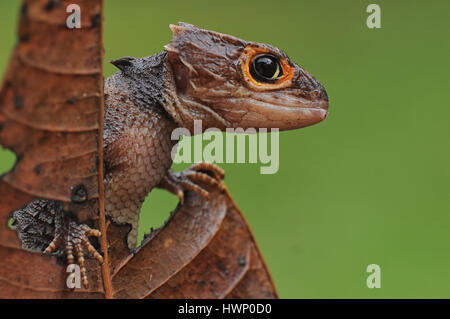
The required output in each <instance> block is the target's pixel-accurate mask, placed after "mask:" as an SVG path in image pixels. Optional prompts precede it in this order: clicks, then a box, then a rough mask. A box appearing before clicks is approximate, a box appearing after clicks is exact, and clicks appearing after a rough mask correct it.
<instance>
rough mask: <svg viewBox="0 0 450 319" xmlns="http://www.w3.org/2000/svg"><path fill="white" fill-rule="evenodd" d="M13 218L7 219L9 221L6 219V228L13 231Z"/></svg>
mask: <svg viewBox="0 0 450 319" xmlns="http://www.w3.org/2000/svg"><path fill="white" fill-rule="evenodd" d="M13 221H14V220H13V218H12V217H9V219H8V228H9V229H14V227H13Z"/></svg>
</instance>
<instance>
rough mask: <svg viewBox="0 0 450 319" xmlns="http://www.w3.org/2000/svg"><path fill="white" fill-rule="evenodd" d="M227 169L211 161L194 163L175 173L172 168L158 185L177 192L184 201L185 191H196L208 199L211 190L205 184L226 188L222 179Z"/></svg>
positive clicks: (181, 200) (221, 188)
mask: <svg viewBox="0 0 450 319" xmlns="http://www.w3.org/2000/svg"><path fill="white" fill-rule="evenodd" d="M224 177H225V171H224V170H223V169H221V168H220V167H219V166H217V165H215V164H211V163H198V164H194V165H192V166H191V167H189V168H188V169H186V170H184V171H181V172H178V173H175V172H174V171H172V170H171V169H170V170H169V171H168V172H167V174H166V175H165V176H164V178H163V179H162V181H161V183H160V184H159V186H158V187H160V188H163V189H166V190H168V191H169V192H171V193H173V194H175V195H177V196H178V198H179V199H180V202H181V203H183V202H184V192H185V191H188V190H190V191H194V192H196V193H197V194H199V195H200V196H202V197H203V198H205V199H208V196H209V192H208V191H207V190H206V189H205V187H203V186H212V187H218V188H219V189H220V190H223V189H224V185H223V183H222V180H223V179H224Z"/></svg>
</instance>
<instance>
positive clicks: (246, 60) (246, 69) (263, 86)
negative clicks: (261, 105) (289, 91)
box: [240, 45, 295, 90]
mask: <svg viewBox="0 0 450 319" xmlns="http://www.w3.org/2000/svg"><path fill="white" fill-rule="evenodd" d="M263 54H270V55H274V54H273V53H272V52H271V51H270V50H269V49H267V48H261V47H255V46H251V45H249V46H247V47H246V48H245V49H244V52H243V53H242V54H241V58H240V60H241V68H242V73H243V75H244V79H245V81H246V82H247V83H248V84H249V85H250V86H251V87H253V88H255V89H257V90H275V89H280V88H284V87H287V86H289V85H290V84H291V80H292V78H293V76H294V71H295V69H294V67H292V66H291V65H290V64H289V61H288V59H286V58H281V59H279V63H280V66H281V74H282V75H281V76H280V77H279V78H277V79H276V80H275V81H274V82H271V83H267V82H261V81H258V80H257V79H255V78H254V77H253V75H252V74H251V72H250V65H251V63H252V61H253V59H254V58H255V57H257V56H260V55H263Z"/></svg>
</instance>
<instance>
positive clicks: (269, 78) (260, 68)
mask: <svg viewBox="0 0 450 319" xmlns="http://www.w3.org/2000/svg"><path fill="white" fill-rule="evenodd" d="M250 74H251V75H252V77H253V78H254V79H255V80H257V81H259V82H263V83H274V82H275V81H276V80H278V79H279V78H280V77H281V76H282V75H283V71H282V68H281V66H280V61H279V60H278V58H277V57H276V56H274V55H272V54H263V55H257V56H256V57H254V58H253V60H252V61H251V63H250Z"/></svg>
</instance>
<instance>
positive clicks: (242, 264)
mask: <svg viewBox="0 0 450 319" xmlns="http://www.w3.org/2000/svg"><path fill="white" fill-rule="evenodd" d="M70 3H71V1H58V0H25V1H23V5H22V8H21V18H20V24H19V40H18V43H17V46H16V48H15V50H14V53H13V55H12V58H11V61H10V64H9V67H8V70H7V72H6V75H5V78H4V81H3V84H2V89H1V92H0V143H1V144H2V145H3V146H4V147H6V148H8V149H11V150H12V151H14V153H16V155H17V163H16V165H15V166H14V168H13V169H12V171H11V172H9V173H7V174H6V175H4V176H2V179H1V180H0V198H1V201H0V298H104V297H108V298H110V297H113V298H276V297H277V294H276V291H275V288H274V285H273V283H272V280H271V278H270V275H269V272H268V271H267V268H266V266H265V264H264V262H263V260H262V257H261V255H260V253H259V251H258V249H257V247H256V244H255V241H254V239H253V237H252V235H251V233H250V230H249V228H248V226H247V224H246V222H245V220H244V218H243V216H242V214H241V212H240V211H239V209H238V208H237V206H236V205H235V203H234V202H233V200H232V199H231V196H230V195H229V193H228V191H226V190H225V191H220V190H218V189H211V190H210V191H211V196H210V199H209V200H208V201H205V200H203V199H202V198H201V197H199V196H198V195H196V194H195V193H191V192H189V193H187V194H186V200H185V202H184V204H183V205H179V207H178V208H177V210H176V212H174V213H173V214H172V215H171V217H170V218H169V220H168V221H167V222H166V224H165V225H164V226H163V227H161V228H160V229H158V230H156V231H155V232H153V233H152V234H151V235H150V236H149V237H148V238H146V239H145V240H144V242H143V244H142V246H141V247H139V248H138V249H137V250H136V251H135V252H133V253H130V252H129V251H128V249H127V247H126V241H125V238H126V234H127V232H128V231H129V227H127V226H118V225H115V224H113V223H112V222H109V221H106V220H105V219H104V215H103V216H102V214H101V213H100V215H99V217H97V219H98V220H99V224H100V225H99V227H100V229H102V230H103V233H106V234H107V236H106V237H105V236H103V238H102V240H101V243H102V248H103V249H102V250H103V254H104V255H108V256H109V258H105V263H104V265H103V267H100V265H99V264H98V263H97V261H95V260H94V259H89V258H88V260H87V267H88V269H89V271H88V278H89V284H90V286H89V288H88V289H76V290H74V291H71V290H69V289H68V288H66V278H67V275H68V274H67V273H66V265H65V263H64V262H62V261H60V260H58V259H57V258H56V257H54V256H49V255H44V254H41V253H35V252H30V251H26V250H24V249H22V248H21V244H20V242H19V240H18V238H17V235H16V233H15V232H14V231H12V230H10V229H9V228H8V226H7V223H8V219H9V217H10V214H11V213H12V212H13V211H14V210H16V209H18V208H21V207H23V206H24V205H26V204H27V203H28V202H30V201H31V200H32V199H34V198H49V199H57V200H60V201H64V202H71V196H72V191H73V189H75V188H76V187H77V186H78V185H83V186H84V187H85V188H86V190H87V192H88V196H89V199H90V200H89V201H88V205H90V206H91V209H93V208H95V209H96V210H97V207H99V206H100V212H101V211H102V209H101V208H102V206H103V205H102V201H103V198H102V185H101V184H100V185H99V183H98V180H102V176H101V174H99V173H98V172H101V162H102V161H101V158H102V152H101V148H99V145H101V141H99V136H102V135H103V134H102V125H103V124H102V114H103V110H102V108H103V105H102V103H103V98H102V96H103V78H102V55H103V53H102V34H101V33H102V25H101V24H102V18H101V17H102V1H101V0H98V1H93V0H84V1H81V0H79V1H77V3H78V4H79V5H80V7H81V8H82V15H81V17H82V28H81V29H72V30H70V29H67V28H66V26H65V21H66V18H67V16H68V13H66V7H67V5H69V4H70ZM99 187H100V188H99ZM97 199H98V203H97ZM81 215H82V214H79V216H81ZM92 217H96V216H92V215H87V216H84V218H92ZM106 227H107V228H106ZM106 229H107V231H105V230H106ZM106 239H107V240H108V241H106ZM106 243H109V249H107V251H105V247H106ZM102 270H103V273H102Z"/></svg>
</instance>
